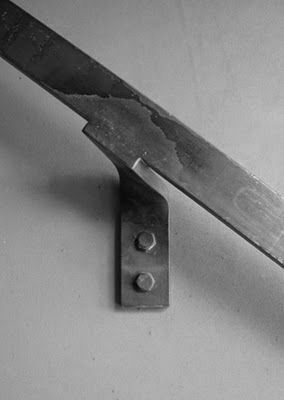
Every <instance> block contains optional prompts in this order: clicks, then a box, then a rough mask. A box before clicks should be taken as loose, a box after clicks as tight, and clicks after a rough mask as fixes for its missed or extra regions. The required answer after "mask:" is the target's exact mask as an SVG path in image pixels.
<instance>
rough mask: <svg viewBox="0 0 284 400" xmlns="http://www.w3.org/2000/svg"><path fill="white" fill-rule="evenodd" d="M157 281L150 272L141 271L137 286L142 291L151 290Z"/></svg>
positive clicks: (136, 281)
mask: <svg viewBox="0 0 284 400" xmlns="http://www.w3.org/2000/svg"><path fill="white" fill-rule="evenodd" d="M155 283H156V281H155V278H154V277H153V275H152V274H150V272H141V273H140V274H139V275H138V276H137V278H136V280H135V284H136V286H137V288H138V289H139V290H141V291H142V292H151V290H152V289H153V287H154V286H155Z"/></svg>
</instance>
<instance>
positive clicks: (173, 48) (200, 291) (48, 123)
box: [0, 0, 284, 400]
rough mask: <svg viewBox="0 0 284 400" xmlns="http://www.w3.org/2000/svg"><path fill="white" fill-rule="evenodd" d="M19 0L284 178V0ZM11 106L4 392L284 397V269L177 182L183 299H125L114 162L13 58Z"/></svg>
mask: <svg viewBox="0 0 284 400" xmlns="http://www.w3.org/2000/svg"><path fill="white" fill-rule="evenodd" d="M16 3H17V4H18V5H20V6H22V7H23V8H25V9H26V10H28V11H30V12H31V13H32V14H33V15H35V16H36V17H38V18H40V19H41V20H42V21H43V22H45V23H47V24H48V25H49V26H50V27H52V28H53V29H55V30H56V31H58V32H59V33H61V34H62V35H63V36H65V37H66V38H67V39H69V40H71V41H72V42H74V43H75V44H76V45H78V46H79V47H81V48H82V49H84V50H85V51H86V52H88V53H89V54H91V55H92V56H93V57H94V58H96V59H98V60H99V61H101V62H102V63H103V64H105V65H106V66H107V67H109V68H110V69H112V70H114V71H115V72H116V73H117V74H119V75H120V76H122V77H123V78H125V79H126V80H127V81H128V82H130V83H131V84H132V85H134V86H135V87H137V88H138V89H139V90H140V91H142V92H144V93H145V94H146V95H147V96H149V97H150V98H152V99H153V100H155V101H157V102H158V103H159V104H160V105H162V106H164V107H165V108H166V109H168V110H169V111H170V112H171V113H173V114H175V115H176V116H177V117H179V118H180V119H181V120H182V121H183V122H185V123H186V124H188V125H189V126H191V127H192V128H193V129H195V130H196V131H198V132H199V133H200V134H202V135H203V136H204V137H205V138H206V139H208V140H209V141H211V142H212V143H213V144H215V145H216V146H217V147H219V148H220V149H221V150H223V151H225V152H226V153H227V154H229V155H230V156H232V157H233V158H235V159H236V160H237V161H238V162H240V163H241V164H243V165H244V166H245V167H246V168H248V169H249V170H251V171H252V172H254V173H255V174H256V175H258V176H259V177H261V178H262V179H263V180H264V181H266V182H267V183H268V184H269V185H271V186H272V187H274V188H275V189H277V190H278V191H280V192H281V193H282V194H284V179H283V176H284V163H283V149H284V134H283V125H284V118H283V56H284V54H283V17H284V3H283V1H282V0H279V1H277V0H271V1H264V0H254V1H252V0H250V1H248V0H246V1H244V0H240V1H237V0H211V1H209V0H207V1H206V0H192V1H189V0H188V1H187V0H175V1H172V0H152V1H150V0H101V1H99V0H97V1H94V0H61V1H58V0H48V1H45V0H17V1H16ZM281 95H282V98H281ZM0 105H1V107H0V218H1V219H0V220H1V229H0V260H1V264H0V266H1V268H0V399H1V400H2V399H3V400H18V399H21V400H38V399H41V400H45V399H46V400H50V399H60V400H65V399H66V400H78V399H87V400H89V399H92V400H93V399H99V400H109V399H113V400H115V399H119V400H130V399H134V400H158V399H163V400H170V399H177V400H183V399H184V400H189V399H191V400H205V399H206V400H209V399H210V400H221V399H226V400H280V399H283V398H284V386H283V385H284V383H283V382H284V337H283V331H284V329H283V328H284V321H283V320H284V310H283V306H284V274H283V271H281V270H280V268H279V267H277V266H276V265H274V264H273V262H271V261H270V260H268V259H267V258H265V257H264V256H263V255H261V254H260V253H258V252H257V251H256V250H255V249H254V248H251V246H250V245H248V244H247V243H245V242H244V241H243V240H242V239H240V238H239V237H238V236H237V235H236V234H234V233H232V232H231V231H230V230H229V229H228V228H226V227H224V226H223V225H221V223H220V222H218V221H216V220H215V219H214V218H213V217H212V216H210V215H208V214H207V213H206V212H205V211H203V210H201V209H200V208H199V207H198V206H197V205H196V204H194V203H193V202H191V201H189V200H188V199H185V198H184V196H182V195H181V194H179V193H178V192H177V191H175V190H171V191H170V197H171V306H170V308H169V309H168V310H166V311H163V312H154V313H153V312H143V313H142V312H127V311H126V312H125V311H124V312H123V311H121V310H120V309H117V308H116V307H115V306H114V299H113V288H114V275H113V271H114V235H115V231H114V225H115V217H116V210H117V200H118V194H117V187H118V186H117V185H118V180H117V175H116V171H115V169H114V167H113V166H112V165H111V164H110V162H109V161H108V160H106V159H105V157H104V156H103V155H102V154H101V153H100V152H99V151H98V150H97V149H96V148H95V147H94V146H92V145H91V144H90V143H89V142H88V141H87V139H86V138H85V137H84V136H83V135H82V134H81V133H80V132H81V129H82V127H83V126H84V121H83V120H82V119H81V118H79V117H77V116H76V115H74V113H73V112H71V111H70V110H68V109H66V108H65V106H63V105H62V104H60V103H59V102H58V101H57V100H55V99H53V98H52V97H51V96H50V95H49V94H47V93H46V92H44V91H43V90H42V89H40V88H39V87H37V86H36V85H35V84H34V83H32V82H31V81H29V80H28V79H27V78H25V77H24V76H22V75H21V74H20V73H19V72H17V71H16V70H15V69H13V68H12V67H11V66H9V65H8V64H7V63H5V62H4V61H2V60H0Z"/></svg>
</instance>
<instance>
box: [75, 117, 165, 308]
mask: <svg viewBox="0 0 284 400" xmlns="http://www.w3.org/2000/svg"><path fill="white" fill-rule="evenodd" d="M93 129H94V127H93V126H92V124H87V126H86V127H85V128H84V130H83V132H84V133H85V134H86V135H87V136H89V135H88V132H89V131H91V130H93ZM94 143H95V144H96V145H97V146H98V147H99V148H100V149H101V150H102V151H103V152H104V153H105V154H106V155H107V156H108V157H109V158H110V160H111V161H112V162H113V163H114V165H115V166H116V167H117V169H118V172H119V176H120V204H121V207H120V244H121V252H120V260H121V263H120V276H119V279H120V285H119V287H120V293H119V299H120V300H119V301H120V304H121V305H122V306H124V307H135V308H161V307H167V306H168V305H169V208H168V202H167V199H166V198H167V188H166V184H165V182H164V181H163V179H162V178H161V177H160V176H159V175H158V174H156V173H155V172H154V171H153V170H152V169H151V168H150V167H149V166H147V164H146V163H145V162H144V161H143V160H142V159H141V158H140V159H138V160H137V161H136V162H135V164H134V165H133V166H132V169H131V168H129V167H128V166H127V165H126V164H123V163H122V162H121V161H120V160H118V159H116V158H115V157H114V156H113V154H111V153H110V151H109V150H108V149H106V148H103V147H102V146H101V145H100V144H99V143H97V142H95V141H94Z"/></svg>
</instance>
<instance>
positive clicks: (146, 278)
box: [118, 160, 169, 308]
mask: <svg viewBox="0 0 284 400" xmlns="http://www.w3.org/2000/svg"><path fill="white" fill-rule="evenodd" d="M118 171H119V175H120V197H121V202H120V204H121V214H120V215H121V232H120V233H121V257H120V258H121V265H120V271H119V272H120V276H119V278H120V279H119V280H120V285H119V287H120V293H119V296H118V298H119V303H120V304H121V305H122V306H124V307H135V308H162V307H167V306H168V305H169V209H168V202H167V199H166V197H167V190H166V186H165V183H164V182H163V181H162V179H161V178H160V177H159V176H158V175H157V174H155V172H154V171H152V170H151V169H150V168H149V167H147V165H145V164H144V163H143V161H142V160H138V162H137V163H136V164H135V166H134V167H133V170H130V169H128V168H119V167H118ZM149 238H152V239H153V238H154V239H153V241H152V240H151V239H150V241H149ZM150 242H151V243H150Z"/></svg>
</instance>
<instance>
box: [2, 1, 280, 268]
mask: <svg viewBox="0 0 284 400" xmlns="http://www.w3.org/2000/svg"><path fill="white" fill-rule="evenodd" d="M0 21H1V27H0V55H2V57H4V58H6V59H7V60H8V61H10V62H11V63H12V64H14V65H15V66H16V67H18V68H19V69H20V70H21V71H23V72H24V73H26V74H27V75H28V76H29V77H30V78H32V79H33V80H35V81H36V82H37V83H39V84H40V85H42V86H43V87H44V88H45V89H47V90H48V91H50V92H51V93H52V94H53V95H54V96H56V97H57V98H59V99H60V100H61V101H62V102H64V103H65V104H67V105H68V106H69V107H71V108H72V109H73V110H74V111H76V112H77V113H78V114H80V115H81V116H82V117H84V118H85V119H86V120H87V121H88V122H89V124H88V125H87V127H86V128H85V133H86V134H87V135H88V137H90V139H91V140H93V141H94V142H95V143H99V144H100V146H101V148H102V149H104V150H105V151H106V152H107V153H108V154H112V155H113V157H115V158H119V159H120V160H121V162H123V163H124V164H125V165H127V166H129V167H131V166H132V165H133V164H134V163H135V161H136V160H137V158H143V159H144V160H145V161H146V162H147V164H148V165H149V166H151V168H153V169H154V170H155V171H157V172H158V173H159V174H161V175H162V176H163V177H165V178H166V179H167V180H168V181H170V182H171V183H172V184H173V185H175V186H176V187H177V188H179V189H180V190H182V191H183V192H184V193H185V194H186V195H188V196H189V197H191V198H192V199H194V200H195V201H197V202H198V203H199V204H200V205H202V206H203V207H204V208H206V209H207V210H208V211H210V212H211V213H212V214H213V215H215V216H216V217H217V218H219V219H220V220H221V221H223V222H224V223H226V224H227V225H228V226H229V227H231V228H232V229H233V230H235V231H236V232H237V233H239V234H240V235H241V236H242V237H244V238H245V239H247V240H248V241H249V242H250V243H252V244H253V245H254V246H256V247H257V248H258V249H259V250H261V251H262V252H263V253H265V254H266V255H267V256H269V257H270V258H272V259H273V260H274V261H275V262H277V263H278V264H279V265H281V266H282V267H283V264H284V239H283V235H284V200H283V199H282V198H281V197H280V196H279V195H278V194H276V193H274V192H273V191H272V190H270V189H269V188H267V187H266V186H265V185H264V184H263V183H262V182H260V181H259V180H258V179H257V178H255V177H254V176H252V175H250V174H249V173H247V172H246V171H245V170H244V169H242V168H241V167H240V166H239V165H237V164H236V163H234V162H233V161H232V160H231V159H229V158H228V157H227V156H226V155H224V154H223V153H222V152H220V151H219V150H217V149H216V148H214V147H213V146H212V145H211V144H209V143H208V142H206V141H205V140H204V139H203V138H201V137H200V136H198V135H197V134H196V133H195V132H193V131H192V130H191V129H189V128H187V127H186V126H184V125H183V124H182V123H180V122H179V121H177V120H176V119H175V118H174V117H172V116H170V115H169V114H168V113H167V112H165V111H164V110H163V109H161V108H160V107H159V106H157V105H156V104H154V103H153V102H151V101H150V100H149V99H147V98H146V97H145V96H143V95H141V94H140V93H139V92H138V91H136V90H135V89H133V88H132V87H131V86H129V85H128V84H126V83H125V82H124V81H122V80H121V79H119V78H118V77H117V76H115V75H114V74H113V73H111V72H110V71H108V70H107V69H106V68H104V67H103V66H102V65H100V64H99V63H97V62H96V61H94V60H92V59H91V58H90V57H88V56H87V55H85V54H84V53H83V52H81V51H80V50H78V49H76V48H75V47H74V46H72V45H71V44H70V43H68V42H67V41H66V40H64V39H63V38H61V37H60V36H58V35H57V34H56V33H54V32H52V31H51V30H50V29H48V28H46V27H45V26H44V25H43V24H41V23H40V22H38V21H36V20H35V19H34V18H32V17H31V16H30V15H28V14H27V13H25V12H24V11H23V10H21V9H19V8H18V7H16V6H15V5H13V4H12V3H11V2H10V1H2V2H1V4H0Z"/></svg>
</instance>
